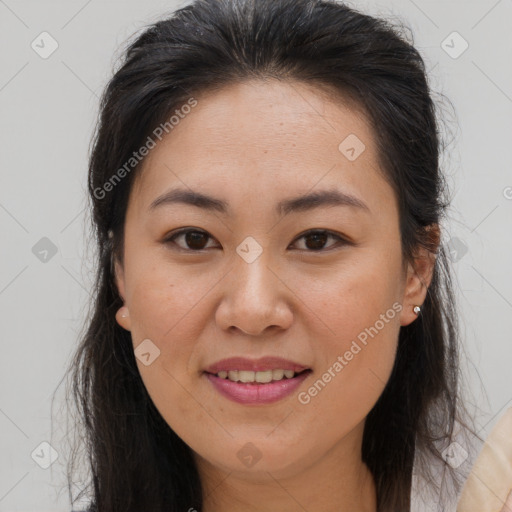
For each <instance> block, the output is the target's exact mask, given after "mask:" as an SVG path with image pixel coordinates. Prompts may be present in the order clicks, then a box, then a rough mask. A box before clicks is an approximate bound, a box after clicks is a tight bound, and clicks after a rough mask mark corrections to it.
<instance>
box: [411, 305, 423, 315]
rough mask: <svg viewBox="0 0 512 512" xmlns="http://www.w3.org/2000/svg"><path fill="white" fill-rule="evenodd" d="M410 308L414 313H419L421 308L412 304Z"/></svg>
mask: <svg viewBox="0 0 512 512" xmlns="http://www.w3.org/2000/svg"><path fill="white" fill-rule="evenodd" d="M412 310H413V311H414V313H415V314H416V315H419V314H420V313H421V308H420V307H419V306H414V308H413V309H412Z"/></svg>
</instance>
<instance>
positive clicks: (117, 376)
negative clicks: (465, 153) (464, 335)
mask: <svg viewBox="0 0 512 512" xmlns="http://www.w3.org/2000/svg"><path fill="white" fill-rule="evenodd" d="M440 144H441V141H440V140H439V133H438V123H437V120H436V115H435V105H434V103H433V100H432V98H431V93H430V90H429V87H428V84H427V79H426V73H425V67H424V62H423V60H422V58H421V56H420V55H419V53H418V52H417V50H416V49H415V48H414V47H413V46H412V45H411V44H410V43H408V42H407V41H406V40H405V39H404V38H403V37H401V36H400V35H399V34H398V32H397V31H396V30H395V29H393V28H392V27H391V26H390V25H389V24H387V23H385V22H384V21H382V20H378V19H375V18H372V17H370V16H367V15H364V14H361V13H359V12H357V11H355V10H353V9H350V8H348V7H346V6H344V5H342V4H339V3H335V2H332V1H328V0H254V1H250V0H247V1H241V0H198V1H195V2H193V3H191V4H190V5H188V6H186V7H184V8H183V9H180V10H178V11H177V12H176V13H174V15H173V16H172V17H170V18H169V19H165V20H163V21H160V22H158V23H155V24H154V25H152V26H150V27H148V28H147V30H145V31H144V32H143V33H142V34H141V35H140V36H139V37H138V38H137V39H136V41H135V42H133V43H132V44H131V45H130V47H129V48H128V49H127V51H126V55H125V58H124V60H123V63H122V66H121V67H120V68H119V69H118V70H117V72H116V73H115V75H114V77H113V78H112V80H111V81H110V82H109V84H108V86H107V88H106V90H105V93H104V96H103V99H102V103H101V113H100V120H99V125H98V130H97V133H96V136H95V139H94V146H93V149H92V154H91V159H90V174H89V191H90V199H91V201H92V205H91V208H92V213H93V222H94V228H95V236H96V237H97V241H98V248H99V253H98V274H97V295H96V297H95V299H94V304H93V306H92V307H93V309H92V315H91V319H90V322H89V323H88V325H87V330H86V333H85V335H84V336H83V339H82V340H81V344H80V347H79V349H78V351H77V354H76V358H75V361H74V363H73V367H72V368H73V377H74V393H75V397H76V400H77V403H78V405H79V410H80V413H81V414H82V418H83V424H84V434H85V439H86V446H87V449H88V452H87V453H88V458H89V462H90V469H91V474H92V480H91V484H92V485H91V490H92V503H91V510H97V511H101V512H107V511H109V512H110V511H123V512H126V511H142V510H144V511H149V510H151V511H164V510H166V511H178V510H179V511H186V510H188V511H193V510H197V511H199V510H201V511H203V512H217V511H220V510H222V511H224V512H231V511H239V510H254V511H260V510H280V511H295V510H308V511H334V510H357V511H372V512H375V511H379V512H384V511H404V512H405V511H408V510H411V487H412V482H413V467H414V470H415V475H416V476H418V475H420V476H421V477H422V478H423V479H425V481H427V482H429V481H434V480H435V477H436V474H433V473H434V472H435V470H434V469H433V468H434V465H433V461H435V460H437V461H438V465H439V466H440V468H441V472H442V473H441V474H442V485H441V488H440V489H437V488H434V493H435V495H436V496H437V497H438V498H437V499H438V500H439V502H440V507H441V506H442V505H443V503H445V500H449V499H450V495H449V491H450V490H451V493H452V496H451V498H453V496H455V495H456V493H457V492H458V491H459V489H460V484H461V479H460V478H459V477H460V474H458V473H459V472H458V471H457V467H459V466H457V465H455V464H450V463H449V461H448V462H445V460H447V457H443V450H445V449H446V448H447V447H448V446H452V445H451V443H452V441H453V432H454V425H455V424H456V422H459V423H460V424H461V425H465V424H466V419H465V412H464V408H463V406H462V405H461V402H460V399H459V396H458V384H457V383H458V355H457V354H458V352H457V344H458V334H457V333H458V331H457V322H456V309H455V307H454V301H453V299H454V297H453V294H452V288H451V284H450V269H449V266H448V262H447V258H446V253H445V250H444V247H443V244H442V243H441V236H442V230H441V221H442V219H443V214H444V212H445V209H446V207H447V206H448V201H447V199H446V190H445V187H444V180H443V175H442V173H441V170H440V169H439V163H438V160H439V154H440ZM432 485H433V484H432ZM439 509H440V510H441V509H442V508H439Z"/></svg>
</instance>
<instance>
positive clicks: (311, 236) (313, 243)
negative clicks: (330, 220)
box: [296, 229, 350, 252]
mask: <svg viewBox="0 0 512 512" xmlns="http://www.w3.org/2000/svg"><path fill="white" fill-rule="evenodd" d="M302 238H303V239H304V240H305V241H306V244H305V245H306V248H307V249H310V250H309V251H308V252H322V250H323V249H324V245H325V243H326V241H327V240H328V239H329V238H331V239H336V240H337V241H338V242H340V244H339V245H346V244H349V243H350V242H349V241H348V240H346V239H344V238H343V237H341V236H340V235H337V234H336V233H333V232H332V231H328V230H325V229H312V230H310V231H307V232H306V233H303V234H302V235H301V236H300V237H298V238H297V239H296V240H300V239H302ZM333 245H336V244H333ZM331 247H332V245H331ZM301 250H302V249H301Z"/></svg>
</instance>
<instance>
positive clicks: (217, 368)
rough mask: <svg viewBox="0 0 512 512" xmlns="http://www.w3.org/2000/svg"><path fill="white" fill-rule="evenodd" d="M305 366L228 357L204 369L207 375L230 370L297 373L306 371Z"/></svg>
mask: <svg viewBox="0 0 512 512" xmlns="http://www.w3.org/2000/svg"><path fill="white" fill-rule="evenodd" d="M308 369H309V368H308V367H307V366H304V365H302V364H300V363H296V362H295V361H290V360H288V359H283V358H281V357H273V356H267V357H261V358H260V359H247V358H246V357H229V358H228V359H222V360H221V361H217V362H216V363H214V364H212V365H210V366H208V367H206V368H205V370H204V371H205V372H207V373H219V372H221V371H226V372H227V371H230V370H247V371H253V372H264V371H267V370H293V371H294V372H296V373H299V372H301V371H303V370H308Z"/></svg>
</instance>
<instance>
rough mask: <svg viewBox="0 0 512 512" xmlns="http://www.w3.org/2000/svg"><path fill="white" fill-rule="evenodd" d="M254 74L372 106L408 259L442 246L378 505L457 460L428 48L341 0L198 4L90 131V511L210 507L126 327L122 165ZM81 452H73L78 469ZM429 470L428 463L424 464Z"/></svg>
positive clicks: (403, 372) (386, 441) (386, 422)
mask: <svg viewBox="0 0 512 512" xmlns="http://www.w3.org/2000/svg"><path fill="white" fill-rule="evenodd" d="M253 78H263V79H264V78H276V79H279V80H286V79H293V80H300V81H303V82H307V83H310V84H313V85H317V86H319V87H320V86H322V87H325V86H327V88H329V89H330V90H334V91H337V92H339V93H341V95H340V97H344V98H346V99H350V100H353V101H354V102H355V103H354V104H356V105H358V106H359V107H361V108H362V109H363V110H364V112H365V113H366V115H367V116H368V119H369V120H370V122H371V124H372V127H373V129H374V134H375V136H376V140H377V144H378V150H379V158H380V162H379V163H380V164H381V167H382V169H383V170H384V172H385V176H386V178H387V179H388V181H389V183H390V184H391V185H392V186H393V189H394V191H395V193H396V197H397V198H398V204H399V219H400V220H399V222H400V233H401V240H402V254H403V257H404V261H412V258H413V256H414V255H415V251H416V249H418V247H425V248H427V249H428V250H430V251H436V249H437V260H436V264H435V268H434V275H433V279H432V282H431V284H430V287H429V289H428V292H427V296H426V300H425V302H424V304H423V305H422V313H421V315H420V317H419V318H418V319H417V320H415V321H414V322H413V323H412V324H410V325H408V326H406V327H402V328H401V329H400V335H399V342H398V352H397V356H396V360H395V364H394V368H393V371H392V374H391V377H390V380H389V382H388V383H387V386H386V388H385V389H384V391H383V393H382V395H381V396H380V398H379V400H378V402H377V403H376V405H375V406H374V407H373V409H372V410H371V411H370V413H369V415H368V417H367V420H366V426H365V430H364V438H363V445H362V459H363V461H364V462H365V463H366V464H367V465H368V467H369V469H370V470H371V472H372V474H373V476H374V479H375V482H376V486H377V501H378V510H379V512H388V511H393V512H397V511H399V512H405V511H408V510H410V494H411V482H412V473H413V465H414V464H415V460H416V461H417V462H420V461H422V460H427V458H426V456H427V455H428V456H432V457H437V459H438V460H439V462H440V463H441V464H442V465H444V466H443V467H445V468H446V469H447V470H449V471H451V468H450V467H448V465H447V464H445V462H444V460H443V459H442V457H441V455H440V452H439V446H440V444H439V443H440V442H441V443H443V442H444V441H446V442H449V441H450V439H451V438H452V434H453V429H454V424H455V422H456V421H458V422H460V423H461V424H464V425H466V423H465V422H464V420H463V411H465V409H464V407H463V405H462V403H461V402H460V399H459V389H458V382H459V379H458V375H459V361H458V353H459V352H458V326H457V310H456V308H455V297H454V294H453V286H452V284H451V280H450V265H449V260H448V259H447V254H446V252H445V248H444V243H443V242H442V243H441V244H440V246H439V248H436V244H435V241H434V240H433V239H432V237H431V236H430V235H429V231H428V229H427V227H428V226H430V225H432V224H436V223H440V222H441V221H442V219H443V216H444V214H445V211H446V209H447V207H448V206H449V200H448V199H447V197H448V195H447V187H446V180H445V178H444V176H443V173H442V172H441V169H440V163H439V161H440V152H441V148H442V140H441V135H440V129H439V122H438V119H437V113H436V106H435V103H434V102H433V99H432V93H431V91H430V88H429V85H428V81H427V73H426V70H425V64H424V61H423V59H422V57H421V56H420V54H419V52H418V51H417V50H416V49H415V48H414V46H413V44H412V42H409V41H408V40H407V37H406V36H405V35H403V34H401V33H400V32H399V30H398V29H397V27H395V26H393V25H392V24H391V22H389V21H384V20H383V19H377V18H374V17H371V16H368V15H364V14H362V13H360V12H357V11H356V10H354V9H352V8H349V7H347V6H346V5H343V4H340V3H337V2H335V1H330V0H195V1H193V2H192V3H190V4H189V5H187V6H185V7H184V8H181V9H179V10H177V11H176V12H175V13H173V14H172V16H171V17H169V18H168V19H163V20H161V21H158V22H157V23H154V24H152V25H150V26H148V27H145V30H144V31H143V32H142V33H141V34H139V35H138V36H137V37H136V40H135V41H133V42H131V43H129V45H128V47H127V48H126V51H125V52H124V55H123V58H122V62H121V65H120V66H119V68H118V69H117V71H116V72H115V74H114V76H113V78H112V79H111V80H110V82H109V83H108V85H107V87H106V88H105V91H104V93H103V96H102V99H101V105H100V116H99V121H98V126H97V129H96V133H95V137H94V139H93V141H92V149H91V155H90V164H89V181H88V188H89V200H90V201H91V208H90V211H91V212H92V230H93V236H94V240H95V242H96V244H97V254H96V257H97V259H96V269H97V274H96V283H95V289H94V297H93V301H92V303H91V309H90V311H89V315H88V319H87V323H86V325H85V326H84V329H83V334H82V336H81V340H80V345H79V347H78V349H77V351H76V354H75V355H74V359H73V361H72V364H71V365H70V368H69V373H70V374H71V376H72V392H73V399H74V401H75V403H76V405H77V408H78V413H79V420H78V421H77V428H80V429H81V432H82V436H83V438H82V439H81V440H80V441H79V442H81V443H82V446H83V447H84V450H85V454H86V458H87V462H88V466H89V469H90V475H91V478H90V481H89V487H88V491H89V493H90V495H91V499H92V501H91V510H96V511H99V512H114V511H115V512H121V511H123V512H134V511H137V512H142V511H151V512H157V511H164V510H166V511H168V512H171V511H186V510H189V509H191V508H192V509H196V510H197V511H200V510H201V508H202V503H203V495H202V487H201V482H200V479H199V475H198V471H197V468H196V466H195V463H194V460H193V457H192V454H191V450H190V448H189V447H188V446H187V445H186V444H185V443H184V442H183V441H182V440H181V439H180V438H179V437H178V436H177V435H176V434H175V433H174V432H173V430H172V429H171V428H170V427H169V425H168V424H167V423H166V422H165V421H164V419H163V418H162V417H161V415H160V413H159V412H158V411H157V409H156V408H155V406H154V405H153V403H152V401H151V398H150V396H149V395H148V393H147V391H146V388H145V386H144V384H143V382H142V380H141V377H140V375H139V372H138V369H137V365H136V361H135V356H134V352H133V346H132V341H131V337H130V333H129V332H127V331H125V330H124V329H122V328H121V327H119V325H118V324H117V323H116V320H115V313H116V311H117V310H118V308H119V307H121V306H122V304H123V303H122V300H121V298H120V296H119V294H118V290H117V288H116V285H115V281H114V274H113V268H112V258H113V257H114V255H115V256H116V257H117V258H118V259H119V261H121V262H122V260H123V258H122V255H123V238H124V236H123V228H124V219H125V212H126V207H127V200H128V196H129V193H130V190H131V184H132V182H133V179H134V177H135V175H136V173H137V171H138V169H139V167H140V164H138V163H137V162H135V163H134V162H133V161H132V163H131V164H130V165H129V166H128V167H127V166H126V163H127V162H130V161H131V160H130V159H132V158H133V152H134V151H137V150H138V149H139V148H140V147H141V146H143V145H144V144H145V143H146V142H147V141H148V137H150V138H153V139H154V138H155V129H156V128H157V127H159V126H162V125H164V124H165V123H166V122H168V120H169V117H170V116H171V115H172V114H173V112H175V111H176V109H179V108H180V107H181V106H182V105H186V104H187V103H190V100H191V98H193V97H194V95H198V94H199V93H201V92H204V91H207V90H212V89H219V88H221V87H222V86H224V85H227V84H230V83H234V82H237V81H243V80H248V79H253ZM166 131H167V130H166ZM157 133H158V132H157ZM122 168H124V169H125V172H124V173H120V172H119V170H120V169H122ZM121 175H122V176H121ZM107 183H109V184H110V186H106V184H107ZM109 232H111V234H112V236H111V237H109ZM80 420H81V421H80ZM445 444H446V443H445ZM77 453H78V452H77ZM77 453H75V454H74V455H77ZM75 462H76V461H75V457H72V459H71V464H70V465H69V467H68V478H69V479H70V480H71V479H72V475H73V469H74V467H75ZM428 469H429V468H428V464H424V465H423V468H422V471H423V472H424V473H425V475H427V473H428ZM452 473H453V471H452ZM452 476H453V478H454V480H456V475H452ZM72 500H73V497H72Z"/></svg>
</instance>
